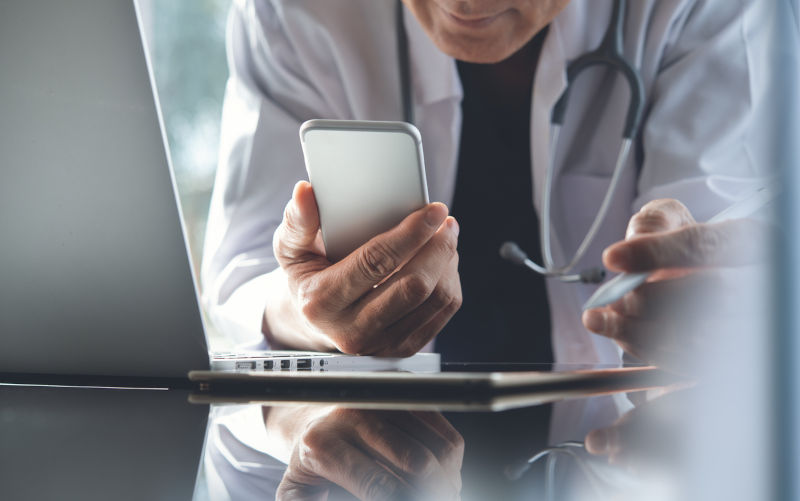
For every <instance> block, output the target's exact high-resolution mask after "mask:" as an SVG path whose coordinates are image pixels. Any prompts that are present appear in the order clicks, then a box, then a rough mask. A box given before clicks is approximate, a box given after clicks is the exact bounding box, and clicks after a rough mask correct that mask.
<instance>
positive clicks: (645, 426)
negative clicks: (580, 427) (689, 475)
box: [586, 389, 694, 473]
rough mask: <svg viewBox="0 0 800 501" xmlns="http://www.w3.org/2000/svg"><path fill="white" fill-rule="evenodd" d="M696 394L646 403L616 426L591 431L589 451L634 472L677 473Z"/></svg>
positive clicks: (688, 392)
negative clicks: (676, 469) (692, 400)
mask: <svg viewBox="0 0 800 501" xmlns="http://www.w3.org/2000/svg"><path fill="white" fill-rule="evenodd" d="M693 395H694V392H693V391H692V390H691V389H690V390H678V391H673V392H671V393H667V394H666V395H662V396H660V397H658V398H655V399H653V400H650V401H647V402H644V403H642V404H641V405H639V406H637V407H635V408H634V409H632V410H631V411H630V412H628V413H627V414H625V415H624V416H622V417H621V418H619V419H618V420H617V422H616V423H614V424H613V425H611V426H609V427H607V428H602V429H598V430H593V431H591V432H590V433H589V434H588V435H587V436H586V450H587V451H588V452H589V453H591V454H596V455H602V456H607V457H608V460H609V462H610V463H613V464H618V465H620V466H622V467H623V468H626V469H628V470H630V471H633V472H637V473H641V472H643V471H646V472H653V471H659V472H662V473H663V472H664V471H673V470H674V469H675V468H677V467H678V466H679V465H680V464H681V462H682V461H681V455H682V453H683V452H684V451H683V447H684V446H685V444H684V442H683V439H684V437H685V434H686V430H687V429H688V428H687V427H688V425H689V424H690V421H689V420H690V419H691V416H692V415H693V414H692V413H691V409H692V405H691V398H692V396H693Z"/></svg>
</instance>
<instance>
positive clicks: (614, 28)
mask: <svg viewBox="0 0 800 501" xmlns="http://www.w3.org/2000/svg"><path fill="white" fill-rule="evenodd" d="M626 7H627V0H614V9H613V11H612V13H611V20H610V22H609V25H608V28H607V29H606V33H605V35H604V37H603V40H602V42H600V45H599V46H598V47H597V48H596V49H595V50H593V51H592V52H589V53H587V54H584V55H582V56H580V57H579V58H577V59H575V60H574V61H572V62H570V63H569V65H567V86H566V88H565V89H564V91H563V92H562V94H561V96H560V97H559V99H558V101H556V105H555V106H554V107H553V112H552V115H551V117H550V125H551V131H552V132H551V136H550V161H549V164H548V166H547V170H546V171H545V181H544V193H543V198H542V217H541V224H540V225H539V228H540V239H541V247H542V257H543V261H544V263H543V265H539V264H537V263H535V262H533V261H532V260H531V259H529V258H528V256H527V255H525V253H524V252H523V251H522V249H520V248H519V247H518V246H517V245H516V244H514V243H512V242H506V243H505V244H503V246H502V247H501V249H500V254H501V256H503V257H504V258H506V259H508V260H510V261H512V262H514V263H516V264H520V265H524V266H527V267H528V268H530V269H531V270H533V271H535V272H537V273H539V274H541V275H543V276H545V277H550V278H555V279H557V280H560V281H562V282H582V283H599V282H602V281H603V278H604V276H605V270H603V269H602V268H590V269H587V270H584V271H581V272H580V273H574V268H575V266H576V265H577V264H578V262H579V261H580V260H581V259H583V257H584V256H585V255H586V252H587V251H588V249H589V246H590V245H591V243H592V241H593V240H594V239H595V237H596V236H597V233H598V232H599V230H600V225H601V224H602V223H603V220H604V219H605V217H606V215H607V214H608V210H609V207H610V205H611V200H612V199H613V198H614V193H615V192H616V190H617V187H618V186H619V182H620V180H621V178H622V171H623V170H624V168H625V165H626V164H627V162H628V156H629V154H630V149H631V144H632V142H633V136H634V134H635V133H636V130H638V128H639V122H640V121H641V118H642V111H643V109H644V84H643V83H642V78H641V75H640V74H639V72H638V70H636V68H634V67H633V65H631V64H630V63H629V62H628V61H627V60H625V57H624V56H623V55H622V27H623V22H624V20H625V10H626ZM397 50H398V59H399V62H400V89H401V96H402V100H403V118H404V120H405V121H406V122H409V123H414V109H413V96H412V91H411V70H410V68H411V66H410V61H409V53H408V38H407V35H406V31H405V26H404V24H403V4H402V2H401V1H400V0H398V1H397ZM592 66H606V67H609V68H610V69H611V70H613V71H616V72H618V73H620V74H622V76H624V77H625V81H626V82H627V83H628V86H629V87H630V102H629V103H628V113H627V116H626V119H625V127H624V129H623V132H622V142H621V144H620V147H619V151H618V153H617V162H616V165H615V166H614V172H613V174H612V175H611V181H610V183H609V186H608V189H607V190H606V194H605V196H604V197H603V201H602V202H601V204H600V207H599V209H598V211H597V215H596V216H595V218H594V221H592V224H591V226H590V227H589V230H588V231H587V232H586V235H585V236H584V238H583V240H582V241H581V244H580V245H579V246H578V249H577V250H576V251H575V253H574V254H573V256H572V259H570V260H569V261H568V262H567V264H565V265H561V266H559V265H556V264H555V262H554V260H553V253H552V244H551V241H550V235H551V229H550V226H551V221H550V215H551V207H552V194H553V177H554V171H555V157H556V151H557V149H556V148H557V147H558V136H559V133H560V132H561V126H562V125H563V123H564V116H565V114H566V111H567V105H568V103H569V97H570V91H571V88H572V84H573V83H574V82H575V80H576V79H577V78H578V75H580V73H581V72H582V71H583V70H585V69H587V68H589V67H592Z"/></svg>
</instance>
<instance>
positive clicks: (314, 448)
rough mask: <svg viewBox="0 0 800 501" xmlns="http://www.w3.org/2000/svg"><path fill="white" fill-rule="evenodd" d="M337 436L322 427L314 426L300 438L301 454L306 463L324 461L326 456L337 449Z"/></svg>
mask: <svg viewBox="0 0 800 501" xmlns="http://www.w3.org/2000/svg"><path fill="white" fill-rule="evenodd" d="M334 436H335V435H333V434H331V433H330V431H329V430H324V429H322V427H318V426H312V427H310V428H309V429H307V430H306V431H305V432H303V434H302V435H301V437H300V453H301V454H302V455H303V459H304V462H305V463H311V462H315V461H321V460H324V458H325V457H326V454H328V453H329V452H330V451H333V450H334V449H335V448H336V443H335V440H334V438H333V437H334Z"/></svg>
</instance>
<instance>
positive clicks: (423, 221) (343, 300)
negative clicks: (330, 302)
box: [321, 202, 448, 309]
mask: <svg viewBox="0 0 800 501" xmlns="http://www.w3.org/2000/svg"><path fill="white" fill-rule="evenodd" d="M447 213H448V210H447V206H445V205H444V204H442V203H439V202H434V203H432V204H428V205H426V206H425V207H423V208H421V209H419V210H417V211H415V212H412V213H411V214H410V215H408V216H407V217H406V218H405V219H403V221H402V222H401V223H400V224H398V225H397V226H395V227H394V228H392V229H391V230H389V231H387V232H385V233H381V234H380V235H378V236H376V237H374V238H372V239H371V240H369V241H368V242H367V243H365V244H364V245H362V246H361V247H359V248H358V249H356V250H355V251H353V252H352V253H350V255H348V256H347V257H345V258H344V259H342V260H341V261H339V262H337V263H336V264H334V265H332V266H331V267H329V268H328V269H327V270H325V274H326V279H325V280H324V282H325V283H324V284H321V285H322V286H324V287H327V288H328V290H330V291H331V293H333V294H335V296H336V302H337V303H339V306H340V308H342V309H343V308H346V307H348V306H349V305H351V304H352V303H354V302H355V301H356V300H358V299H359V298H360V297H361V296H363V295H364V294H366V293H367V292H369V291H370V290H372V288H373V287H374V286H375V285H377V284H379V283H380V282H382V281H383V280H385V279H386V278H387V277H388V276H390V275H391V274H392V273H394V272H395V271H396V270H397V268H399V267H400V266H401V265H402V264H403V263H405V262H406V261H408V260H409V259H411V258H412V257H413V256H414V255H415V254H416V253H417V251H419V250H420V249H421V248H422V247H423V246H424V245H425V244H426V243H427V242H428V240H430V239H431V237H432V236H433V235H434V234H435V233H436V230H437V229H439V226H441V224H442V222H444V220H445V218H446V217H447Z"/></svg>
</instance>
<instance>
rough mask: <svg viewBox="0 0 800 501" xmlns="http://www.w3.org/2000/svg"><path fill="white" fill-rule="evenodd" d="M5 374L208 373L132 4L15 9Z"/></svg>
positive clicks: (1, 351) (9, 66)
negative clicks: (197, 370)
mask: <svg viewBox="0 0 800 501" xmlns="http://www.w3.org/2000/svg"><path fill="white" fill-rule="evenodd" d="M0 343H2V345H1V348H0V372H3V373H49V374H90V375H97V374H101V375H126V376H166V377H185V376H186V373H187V371H188V370H190V369H198V368H205V367H208V351H207V348H206V344H205V338H204V335H203V326H202V321H201V317H200V313H199V307H198V303H197V297H196V294H195V289H194V285H193V281H192V274H191V269H190V263H189V260H188V256H187V251H186V244H185V240H184V235H183V231H182V227H181V221H180V217H179V212H178V207H177V206H176V199H175V193H174V191H173V182H172V179H171V174H170V168H169V163H168V160H167V155H166V152H165V148H164V140H163V137H162V133H161V128H160V119H159V115H158V111H157V104H156V102H155V100H154V96H153V91H152V87H151V81H150V76H149V72H148V67H147V63H146V59H145V52H144V49H143V45H142V41H141V37H140V32H139V27H138V23H137V16H136V11H135V7H134V4H133V1H132V0H59V1H57V2H54V1H51V0H0Z"/></svg>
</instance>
